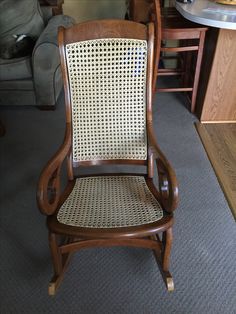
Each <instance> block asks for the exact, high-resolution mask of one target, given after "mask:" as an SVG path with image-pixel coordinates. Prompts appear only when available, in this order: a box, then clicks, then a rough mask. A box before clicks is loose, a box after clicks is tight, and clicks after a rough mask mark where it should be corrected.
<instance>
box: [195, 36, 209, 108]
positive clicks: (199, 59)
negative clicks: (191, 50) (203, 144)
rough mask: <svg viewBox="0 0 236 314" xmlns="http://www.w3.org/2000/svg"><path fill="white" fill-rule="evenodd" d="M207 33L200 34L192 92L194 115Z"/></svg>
mask: <svg viewBox="0 0 236 314" xmlns="http://www.w3.org/2000/svg"><path fill="white" fill-rule="evenodd" d="M205 33H206V32H205V31H202V32H201V34H200V39H199V48H198V53H197V62H196V68H195V74H194V80H193V92H192V99H191V112H192V113H193V112H194V111H195V105H196V97H197V89H198V83H199V76H200V70H201V63H202V55H203V47H204V41H205Z"/></svg>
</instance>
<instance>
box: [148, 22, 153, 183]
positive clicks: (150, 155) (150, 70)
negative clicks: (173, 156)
mask: <svg viewBox="0 0 236 314" xmlns="http://www.w3.org/2000/svg"><path fill="white" fill-rule="evenodd" d="M147 30H148V64H147V129H152V103H153V93H152V86H153V84H152V82H153V78H154V77H153V75H154V71H153V64H154V24H153V23H149V24H148V28H147ZM147 172H148V177H149V178H153V176H154V166H153V153H152V150H151V149H148V167H147Z"/></svg>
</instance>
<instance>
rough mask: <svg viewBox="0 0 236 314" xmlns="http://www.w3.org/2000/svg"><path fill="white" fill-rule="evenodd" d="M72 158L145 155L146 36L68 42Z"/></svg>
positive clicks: (109, 157) (104, 158)
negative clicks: (137, 38)
mask: <svg viewBox="0 0 236 314" xmlns="http://www.w3.org/2000/svg"><path fill="white" fill-rule="evenodd" d="M66 60H67V68H68V77H69V84H70V93H71V105H72V126H73V161H75V162H79V161H88V160H94V159H97V160H112V159H113V160H114V159H139V160H145V159H146V158H147V140H146V70H147V42H146V41H145V40H135V39H119V38H115V39H109V38H108V39H97V40H88V41H81V42H76V43H72V44H67V45H66Z"/></svg>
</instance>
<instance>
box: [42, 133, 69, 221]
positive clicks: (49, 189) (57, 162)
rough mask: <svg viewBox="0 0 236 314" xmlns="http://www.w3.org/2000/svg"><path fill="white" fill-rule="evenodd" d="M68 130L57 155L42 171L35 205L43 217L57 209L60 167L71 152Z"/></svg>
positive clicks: (59, 193) (59, 194) (59, 192)
mask: <svg viewBox="0 0 236 314" xmlns="http://www.w3.org/2000/svg"><path fill="white" fill-rule="evenodd" d="M70 134H71V133H70V128H69V127H67V128H66V134H65V139H64V142H63V144H62V146H61V147H60V148H59V150H58V151H57V153H56V154H55V155H54V156H53V157H52V159H51V160H50V161H49V162H48V163H47V165H46V167H45V168H44V169H43V171H42V173H41V175H40V178H39V182H38V188H37V203H38V207H39V209H40V211H41V212H42V213H43V214H44V215H52V214H53V213H54V212H55V210H56V209H57V207H58V203H59V200H60V196H61V191H60V186H61V184H60V183H61V182H60V181H61V178H60V177H61V167H62V164H63V161H64V160H65V159H66V158H67V157H69V154H70V152H71V139H70V137H71V135H70Z"/></svg>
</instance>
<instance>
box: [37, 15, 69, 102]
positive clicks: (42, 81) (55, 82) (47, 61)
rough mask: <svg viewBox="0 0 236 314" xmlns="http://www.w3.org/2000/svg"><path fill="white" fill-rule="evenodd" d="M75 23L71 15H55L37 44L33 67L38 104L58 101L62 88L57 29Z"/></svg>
mask: <svg viewBox="0 0 236 314" xmlns="http://www.w3.org/2000/svg"><path fill="white" fill-rule="evenodd" d="M74 23H75V21H74V19H73V18H71V17H69V16H66V15H57V16H53V17H52V18H51V19H50V21H49V23H48V25H47V26H46V28H45V29H44V31H43V32H42V34H41V35H40V37H39V38H38V40H37V42H36V44H35V47H34V50H33V54H32V67H33V78H34V88H35V95H36V103H37V106H40V107H44V106H50V107H51V106H54V105H55V103H56V100H57V97H58V95H59V93H60V90H61V88H62V77H61V69H60V57H59V50H58V43H57V30H58V27H59V26H64V27H70V26H71V25H73V24H74Z"/></svg>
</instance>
